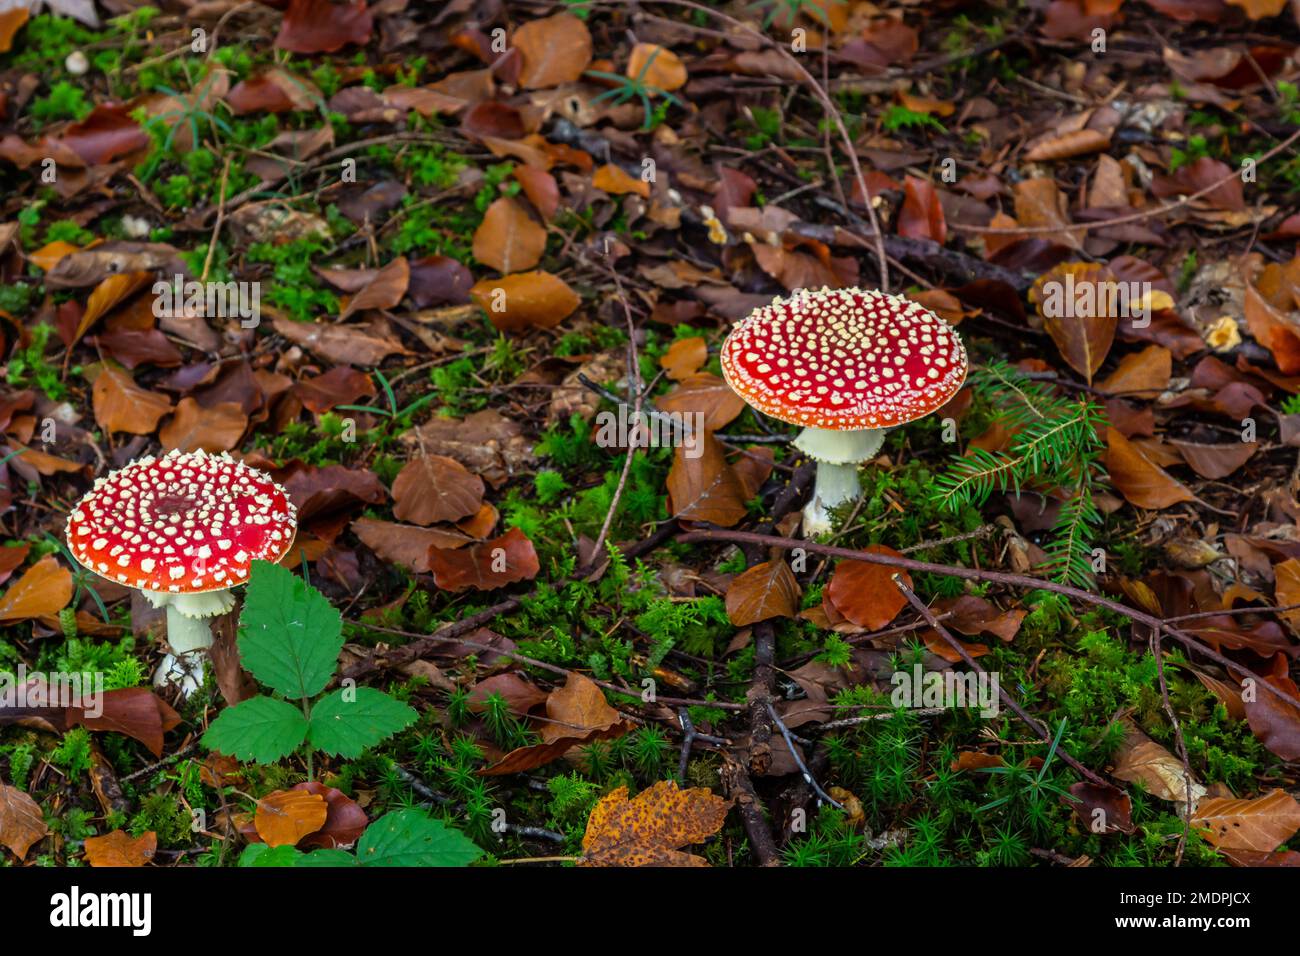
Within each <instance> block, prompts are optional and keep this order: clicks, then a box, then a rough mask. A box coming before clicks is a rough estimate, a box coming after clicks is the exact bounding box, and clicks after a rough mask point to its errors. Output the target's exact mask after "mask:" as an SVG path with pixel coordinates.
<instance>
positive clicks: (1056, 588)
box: [677, 528, 1300, 707]
mask: <svg viewBox="0 0 1300 956" xmlns="http://www.w3.org/2000/svg"><path fill="white" fill-rule="evenodd" d="M677 540H678V541H716V542H729V543H732V544H756V545H764V546H766V547H775V548H803V549H804V550H805V551H812V552H815V553H817V554H826V555H830V556H831V557H835V558H844V559H846V560H849V561H865V562H867V563H868V564H884V565H888V566H890V567H895V568H902V569H903V570H905V571H920V572H922V573H926V574H939V575H944V576H947V577H953V578H964V579H966V580H968V581H992V582H993V583H995V584H1006V585H1010V586H1012V587H1019V588H1030V589H1033V590H1039V591H1052V592H1054V593H1056V594H1063V595H1065V596H1067V597H1072V598H1074V599H1075V600H1078V601H1082V602H1084V603H1085V604H1091V605H1094V606H1096V607H1104V608H1106V609H1107V610H1108V611H1114V612H1115V613H1116V614H1119V615H1122V616H1123V617H1126V618H1128V619H1129V620H1130V621H1136V622H1137V623H1139V624H1143V625H1145V626H1146V627H1151V628H1154V627H1163V628H1164V630H1165V633H1166V634H1168V635H1169V636H1170V637H1172V638H1173V639H1174V640H1176V641H1178V642H1179V643H1180V644H1182V645H1183V646H1184V647H1188V648H1191V649H1193V650H1195V651H1196V652H1197V653H1199V654H1201V655H1203V656H1205V657H1208V658H1209V659H1210V660H1212V661H1214V662H1215V663H1216V664H1219V665H1220V666H1222V667H1226V668H1227V669H1228V670H1230V671H1232V672H1233V673H1235V674H1240V675H1241V676H1242V677H1249V678H1251V679H1252V680H1255V681H1258V683H1259V686H1262V687H1265V688H1267V689H1268V692H1269V693H1270V694H1272V695H1273V696H1274V697H1276V698H1277V699H1278V700H1281V701H1285V702H1286V703H1288V704H1290V705H1291V706H1293V707H1300V699H1296V698H1295V697H1293V696H1291V695H1290V694H1288V693H1287V692H1286V691H1284V690H1282V689H1281V688H1279V687H1275V686H1273V684H1272V683H1270V682H1269V681H1259V675H1258V674H1255V673H1254V672H1253V671H1251V670H1249V669H1248V668H1246V667H1243V666H1242V665H1241V664H1238V663H1237V662H1236V661H1234V660H1231V659H1229V658H1227V657H1224V656H1223V655H1222V654H1220V653H1219V652H1218V651H1216V650H1215V649H1214V648H1212V647H1210V646H1209V645H1208V644H1206V643H1205V642H1204V641H1200V640H1197V639H1196V638H1195V637H1193V636H1192V635H1190V634H1187V633H1185V632H1183V631H1181V630H1178V629H1177V628H1174V627H1171V626H1170V622H1169V621H1168V620H1162V619H1161V618H1158V617H1155V616H1154V615H1151V614H1147V613H1146V612H1144V611H1139V610H1137V609H1135V608H1131V607H1128V606H1126V605H1124V604H1120V603H1119V602H1118V601H1112V600H1111V599H1110V598H1107V597H1103V596H1101V595H1099V594H1093V593H1091V592H1089V591H1084V590H1082V589H1080V588H1076V587H1072V586H1070V585H1068V584H1058V583H1057V582H1055V581H1046V580H1043V579H1042V578H1035V577H1030V576H1029V575H1027V574H1013V573H1011V572H1008V571H989V570H985V569H984V568H963V567H956V566H952V565H946V564H934V563H932V562H930V561H917V560H915V559H914V558H904V557H895V556H894V555H891V554H879V553H876V552H868V551H854V550H852V549H849V548H837V547H832V546H831V545H825V544H818V543H817V542H815V541H806V540H801V539H797V538H781V537H777V536H776V535H771V534H756V533H754V532H752V531H729V530H727V529H725V528H710V529H709V530H707V531H687V532H684V533H682V534H679V535H678V536H677Z"/></svg>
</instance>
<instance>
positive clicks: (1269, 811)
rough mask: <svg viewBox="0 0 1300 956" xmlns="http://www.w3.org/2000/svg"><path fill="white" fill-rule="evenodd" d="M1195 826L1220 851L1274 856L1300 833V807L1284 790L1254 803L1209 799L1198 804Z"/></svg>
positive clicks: (1269, 794) (1258, 798)
mask: <svg viewBox="0 0 1300 956" xmlns="http://www.w3.org/2000/svg"><path fill="white" fill-rule="evenodd" d="M1192 825H1193V826H1195V827H1196V828H1197V829H1199V830H1200V831H1201V833H1202V835H1203V836H1204V837H1205V839H1206V840H1208V841H1209V842H1210V843H1212V844H1213V845H1214V846H1215V847H1216V848H1218V849H1225V848H1232V849H1241V850H1256V851H1259V852H1263V853H1271V852H1273V851H1274V850H1276V849H1277V848H1278V847H1279V846H1281V845H1282V844H1283V843H1285V842H1286V841H1287V840H1289V839H1291V837H1292V836H1294V835H1295V832H1296V831H1297V830H1300V803H1296V801H1295V798H1294V797H1292V796H1291V795H1290V794H1289V793H1287V792H1286V791H1285V790H1273V791H1271V792H1269V793H1266V794H1265V795H1264V796H1262V797H1257V798H1255V799H1254V800H1236V799H1232V798H1229V797H1207V798H1205V799H1203V800H1201V802H1200V803H1199V804H1197V806H1196V812H1195V813H1194V814H1192Z"/></svg>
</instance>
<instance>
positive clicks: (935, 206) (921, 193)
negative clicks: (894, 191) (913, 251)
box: [898, 176, 948, 245]
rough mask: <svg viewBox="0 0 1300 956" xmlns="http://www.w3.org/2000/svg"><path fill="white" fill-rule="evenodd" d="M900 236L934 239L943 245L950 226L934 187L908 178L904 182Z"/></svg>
mask: <svg viewBox="0 0 1300 956" xmlns="http://www.w3.org/2000/svg"><path fill="white" fill-rule="evenodd" d="M898 234H899V235H900V236H906V237H908V238H909V239H932V240H934V241H935V242H937V243H939V245H943V243H944V240H945V239H947V238H948V225H947V223H946V222H945V221H944V218H943V206H941V205H940V204H939V194H938V193H937V192H936V191H935V188H934V185H933V184H932V183H929V182H927V181H926V180H924V179H918V178H917V177H915V176H908V177H907V178H906V179H905V180H904V181H903V208H902V209H900V210H899V212H898Z"/></svg>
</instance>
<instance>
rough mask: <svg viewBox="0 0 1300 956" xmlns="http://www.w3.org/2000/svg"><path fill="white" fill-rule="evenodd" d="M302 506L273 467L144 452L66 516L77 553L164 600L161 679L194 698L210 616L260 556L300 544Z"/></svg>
mask: <svg viewBox="0 0 1300 956" xmlns="http://www.w3.org/2000/svg"><path fill="white" fill-rule="evenodd" d="M296 528H297V512H296V509H295V508H294V506H293V504H292V503H290V501H289V499H288V495H287V494H286V492H285V490H284V489H283V488H281V487H280V486H279V485H278V484H276V483H275V482H274V481H273V480H272V479H271V477H270V476H269V475H267V474H264V473H263V472H260V471H257V470H256V469H254V468H250V467H248V466H247V465H245V464H244V463H243V462H238V461H235V460H233V459H232V458H231V457H230V456H229V455H228V454H222V455H220V456H212V455H207V454H205V453H204V452H203V451H202V450H200V451H196V452H193V453H191V454H183V453H181V452H179V451H173V452H170V453H168V454H167V455H166V456H164V457H162V458H152V457H147V458H142V459H140V460H139V461H135V462H132V463H131V464H129V465H127V466H126V467H124V468H121V469H119V470H118V471H115V472H113V473H112V474H110V475H108V476H107V477H105V478H100V479H98V480H96V482H95V485H94V487H93V488H92V489H91V491H90V493H89V494H87V495H86V496H85V497H84V498H82V500H81V501H80V502H78V503H77V506H76V507H75V508H74V509H73V510H72V514H71V515H70V516H69V518H68V528H67V537H68V548H69V550H70V551H71V552H72V555H73V557H74V558H76V559H77V561H79V562H80V563H81V564H83V565H85V566H86V567H87V568H89V569H90V570H91V571H94V572H95V573H96V574H99V575H100V576H101V577H104V578H106V579H108V580H110V581H116V582H117V583H118V584H121V585H123V586H125V587H128V588H133V589H135V590H138V591H140V592H141V593H142V594H143V595H144V597H145V598H146V599H147V600H148V601H149V603H150V604H152V605H153V606H154V607H160V608H166V611H167V643H168V645H169V646H170V648H171V652H170V653H168V654H167V655H166V656H165V657H164V658H163V662H162V664H161V666H160V667H159V668H158V671H157V673H156V674H155V675H154V683H155V684H156V685H158V686H162V685H164V684H167V683H177V684H179V685H180V688H181V692H182V693H183V694H184V695H185V696H189V695H190V694H192V693H193V692H194V691H195V690H197V689H198V688H199V687H201V686H202V684H203V661H204V658H205V656H206V655H205V654H204V653H203V652H204V651H205V650H206V649H207V648H209V647H211V646H212V623H213V619H214V618H216V617H218V616H220V615H223V614H226V613H229V612H230V611H231V609H232V608H233V607H234V606H235V598H234V595H233V594H232V593H231V588H233V587H237V586H238V585H240V584H243V583H244V582H245V581H246V580H247V579H248V574H249V569H250V568H251V566H252V562H253V561H254V560H259V559H260V560H264V561H278V560H280V558H282V557H283V556H284V555H285V554H287V553H288V551H289V548H290V547H291V546H292V545H293V539H294V533H295V530H296Z"/></svg>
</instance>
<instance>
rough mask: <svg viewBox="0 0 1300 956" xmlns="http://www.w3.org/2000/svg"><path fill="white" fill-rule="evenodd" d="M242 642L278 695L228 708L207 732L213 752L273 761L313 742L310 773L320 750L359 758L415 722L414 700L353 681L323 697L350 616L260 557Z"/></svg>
mask: <svg viewBox="0 0 1300 956" xmlns="http://www.w3.org/2000/svg"><path fill="white" fill-rule="evenodd" d="M238 643H239V656H240V660H241V661H242V663H243V665H244V667H245V668H247V669H248V671H249V673H251V674H252V675H253V676H254V677H255V678H257V680H258V681H259V682H261V683H262V684H265V685H266V686H267V687H269V688H270V689H271V690H272V691H274V692H275V694H276V695H277V696H274V697H268V696H264V695H261V694H259V695H258V696H256V697H251V698H249V699H248V700H245V701H242V702H240V703H239V704H236V705H235V706H234V707H230V708H227V709H226V710H224V711H222V712H221V714H220V715H218V717H217V719H216V720H214V721H213V722H212V724H211V726H209V727H208V731H207V733H206V734H204V735H203V744H204V746H206V747H209V748H211V749H212V750H219V751H221V752H222V753H224V754H229V755H231V756H233V757H237V758H239V759H240V760H254V761H256V762H257V763H262V764H267V763H273V762H275V761H277V760H279V759H281V758H282V757H286V756H288V755H289V754H291V753H293V752H294V751H295V750H297V749H298V748H300V747H302V746H303V745H304V744H306V745H307V756H308V771H309V773H310V767H311V755H312V753H313V752H314V751H316V750H319V751H322V752H324V753H327V754H331V755H337V756H342V757H348V758H353V757H359V756H361V754H362V753H363V752H364V751H365V750H366V749H368V748H370V747H373V746H374V745H376V744H378V743H379V742H380V741H382V740H385V739H387V738H388V737H390V736H392V735H393V734H395V733H397V732H398V731H399V730H402V729H404V728H406V727H409V726H410V725H411V724H412V723H413V722H414V721H415V719H416V716H417V715H416V713H415V711H414V710H413V709H412V708H411V707H409V706H408V705H406V704H404V703H402V702H401V701H399V700H395V699H394V698H392V697H390V696H389V695H388V694H385V693H384V692H383V691H380V690H375V689H374V688H372V687H357V686H355V684H354V683H353V682H351V681H344V686H342V687H340V688H338V689H337V690H334V691H331V692H330V693H328V694H325V695H324V696H323V697H321V696H319V695H320V694H321V692H322V691H323V690H325V686H326V685H327V684H328V683H329V682H330V680H331V679H332V678H333V677H334V672H335V669H336V668H337V667H338V659H339V652H340V651H341V650H342V649H343V618H342V616H341V615H340V614H339V612H338V610H337V609H336V608H334V607H333V606H332V605H331V604H330V603H329V601H328V600H327V599H326V598H325V596H324V595H323V594H321V593H320V592H319V591H317V590H316V589H315V588H313V587H311V586H310V585H308V584H307V583H306V582H305V581H303V580H302V579H301V578H299V577H297V576H296V575H294V574H293V573H292V572H291V571H289V570H288V569H286V568H283V567H281V566H280V565H276V564H270V563H269V562H266V561H254V562H253V569H252V573H251V575H250V578H249V584H248V594H247V596H246V597H245V599H244V609H243V611H242V612H241V614H240V618H239V639H238ZM290 701H297V702H298V706H294V705H293V704H291V703H290Z"/></svg>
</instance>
